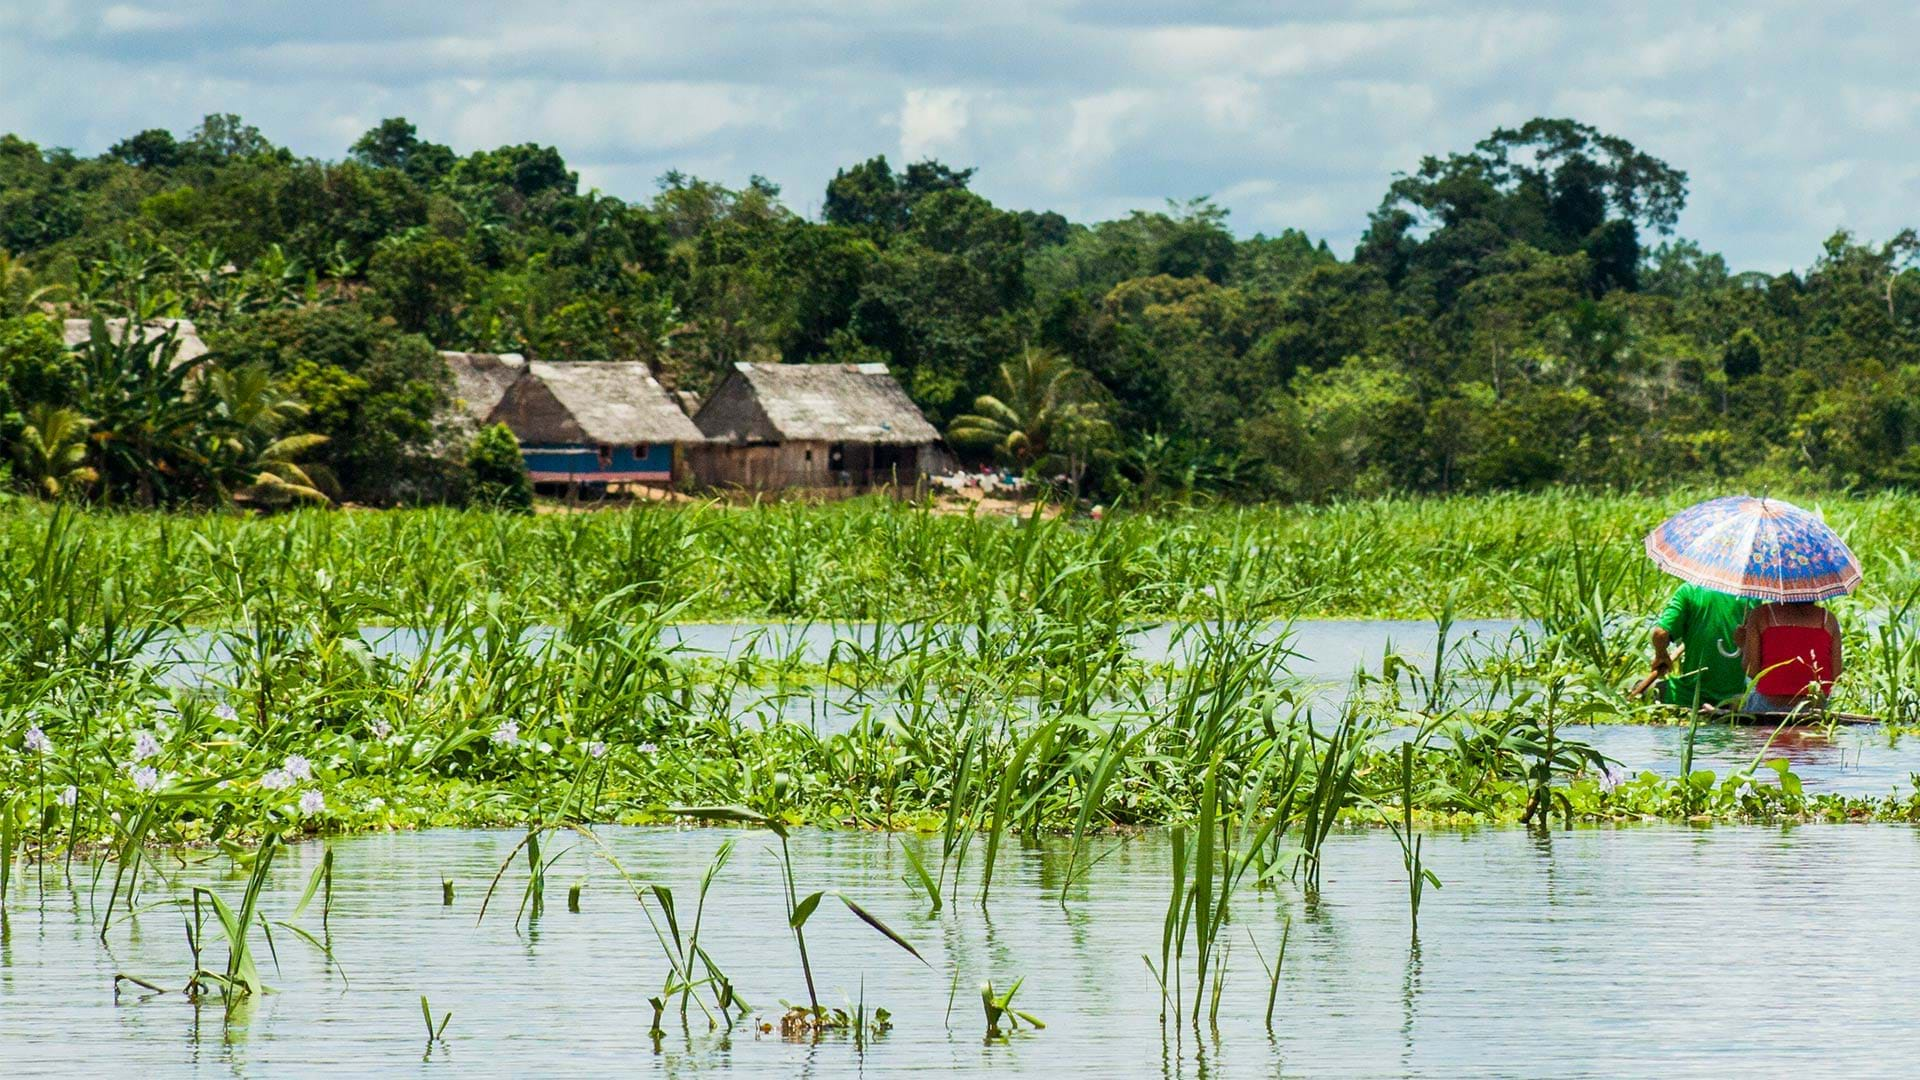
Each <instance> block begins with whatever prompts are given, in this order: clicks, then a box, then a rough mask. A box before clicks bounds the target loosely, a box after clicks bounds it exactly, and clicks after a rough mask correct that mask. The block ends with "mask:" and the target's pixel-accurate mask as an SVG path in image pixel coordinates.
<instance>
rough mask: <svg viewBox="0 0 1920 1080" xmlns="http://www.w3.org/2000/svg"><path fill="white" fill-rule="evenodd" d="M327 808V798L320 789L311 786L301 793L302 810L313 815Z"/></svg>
mask: <svg viewBox="0 0 1920 1080" xmlns="http://www.w3.org/2000/svg"><path fill="white" fill-rule="evenodd" d="M326 808H327V800H326V799H325V797H323V796H322V795H321V794H320V793H319V792H318V791H315V790H313V789H311V788H309V789H308V790H307V791H305V792H302V793H301V795H300V812H301V813H303V814H306V815H308V816H309V817H311V816H312V815H314V814H318V813H320V812H321V811H323V810H325V809H326Z"/></svg>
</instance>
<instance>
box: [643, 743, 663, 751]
mask: <svg viewBox="0 0 1920 1080" xmlns="http://www.w3.org/2000/svg"><path fill="white" fill-rule="evenodd" d="M640 752H641V753H643V754H657V753H659V752H660V748H659V747H658V746H656V745H654V744H653V743H650V742H643V743H641V744H640Z"/></svg>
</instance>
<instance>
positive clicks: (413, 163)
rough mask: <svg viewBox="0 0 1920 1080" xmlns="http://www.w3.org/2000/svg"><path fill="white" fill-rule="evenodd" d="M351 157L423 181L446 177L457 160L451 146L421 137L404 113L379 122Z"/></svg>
mask: <svg viewBox="0 0 1920 1080" xmlns="http://www.w3.org/2000/svg"><path fill="white" fill-rule="evenodd" d="M349 156H350V157H352V158H353V160H355V161H358V162H360V163H361V164H362V165H372V166H374V167H375V168H381V169H399V170H400V171H401V172H404V173H406V174H407V175H408V176H411V177H413V178H414V179H415V180H418V181H420V182H421V183H423V184H430V183H432V182H433V181H435V180H438V179H440V178H441V177H442V176H445V175H446V174H447V170H449V169H451V168H453V161H454V157H453V151H452V150H451V149H450V148H448V147H445V146H442V145H440V144H439V143H435V142H428V141H427V140H425V139H422V138H421V137H420V132H419V131H418V130H417V129H416V128H415V127H414V126H413V125H412V124H411V123H409V122H408V121H407V119H406V117H404V116H392V117H388V118H387V119H385V120H382V121H380V124H379V126H377V127H374V128H371V129H369V130H368V131H367V133H366V134H365V135H362V136H360V138H359V139H358V140H357V141H356V142H355V143H354V144H353V148H352V151H351V153H350V155H349Z"/></svg>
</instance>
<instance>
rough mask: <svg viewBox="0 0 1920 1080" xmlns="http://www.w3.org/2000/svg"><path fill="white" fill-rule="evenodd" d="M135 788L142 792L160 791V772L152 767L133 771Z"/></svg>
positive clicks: (143, 766)
mask: <svg viewBox="0 0 1920 1080" xmlns="http://www.w3.org/2000/svg"><path fill="white" fill-rule="evenodd" d="M133 786H134V787H135V788H137V789H139V790H141V791H158V790H160V770H159V769H156V768H154V767H153V766H151V765H142V766H140V767H139V768H137V769H135V770H133Z"/></svg>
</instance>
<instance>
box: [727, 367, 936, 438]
mask: <svg viewBox="0 0 1920 1080" xmlns="http://www.w3.org/2000/svg"><path fill="white" fill-rule="evenodd" d="M694 419H695V420H696V421H697V422H698V423H699V425H700V430H702V431H704V432H706V433H707V435H708V437H709V438H714V439H726V440H730V441H734V442H749V441H802V442H856V443H874V444H878V445H887V446H917V445H921V444H925V443H932V442H938V441H939V440H940V433H939V432H938V431H936V430H935V429H934V427H933V425H932V424H929V423H928V422H927V418H926V417H925V416H922V415H921V413H920V409H919V407H918V406H916V405H914V403H913V400H912V399H911V398H909V397H907V392H906V391H905V390H904V389H902V388H901V386H900V383H899V382H898V381H896V380H895V379H894V377H893V375H892V373H891V372H889V371H888V370H887V365H885V364H735V365H734V371H733V374H731V375H728V376H727V379H726V381H725V382H724V383H722V384H721V385H720V388H719V389H717V390H715V391H714V393H713V396H712V397H711V398H709V399H708V400H707V403H706V404H705V405H703V406H701V409H700V413H699V415H698V416H696V417H695V418H694Z"/></svg>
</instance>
